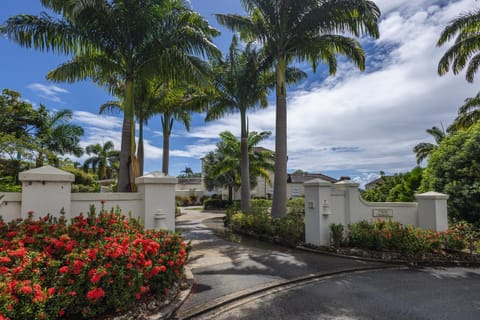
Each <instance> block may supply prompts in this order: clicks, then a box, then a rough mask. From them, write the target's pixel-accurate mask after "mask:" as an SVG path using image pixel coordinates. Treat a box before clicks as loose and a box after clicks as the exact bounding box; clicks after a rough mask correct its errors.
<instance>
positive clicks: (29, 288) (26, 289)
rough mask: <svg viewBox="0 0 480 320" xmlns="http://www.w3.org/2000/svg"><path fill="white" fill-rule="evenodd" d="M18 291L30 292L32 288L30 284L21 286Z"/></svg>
mask: <svg viewBox="0 0 480 320" xmlns="http://www.w3.org/2000/svg"><path fill="white" fill-rule="evenodd" d="M18 291H20V292H21V293H24V294H31V293H32V292H33V289H32V287H30V286H23V287H21V288H20V289H19V290H18Z"/></svg>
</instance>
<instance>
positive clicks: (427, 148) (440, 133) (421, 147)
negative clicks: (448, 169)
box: [413, 126, 446, 165]
mask: <svg viewBox="0 0 480 320" xmlns="http://www.w3.org/2000/svg"><path fill="white" fill-rule="evenodd" d="M426 132H427V133H428V134H430V135H431V136H432V137H433V139H434V140H435V142H436V144H433V143H429V142H421V143H419V144H417V145H416V146H415V147H413V152H414V153H415V156H416V157H417V164H418V165H420V163H421V162H422V161H423V160H425V159H426V158H428V156H429V155H431V154H432V152H433V151H435V150H436V149H437V148H438V145H439V144H440V143H441V142H442V140H443V139H445V137H446V134H445V131H444V130H443V128H442V129H440V128H438V127H435V126H434V127H432V128H431V129H427V130H426Z"/></svg>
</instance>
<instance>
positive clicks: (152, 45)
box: [1, 0, 218, 191]
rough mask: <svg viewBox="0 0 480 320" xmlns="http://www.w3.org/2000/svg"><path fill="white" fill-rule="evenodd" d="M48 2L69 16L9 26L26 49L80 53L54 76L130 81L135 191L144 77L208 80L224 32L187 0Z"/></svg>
mask: <svg viewBox="0 0 480 320" xmlns="http://www.w3.org/2000/svg"><path fill="white" fill-rule="evenodd" d="M42 4H43V5H44V6H46V7H47V8H50V9H51V10H53V11H54V12H55V13H56V14H58V15H60V16H61V19H59V20H56V19H54V18H52V17H50V16H48V15H46V14H42V15H41V16H40V17H36V16H29V15H19V16H15V17H12V18H10V19H9V20H8V21H7V23H6V26H5V27H3V28H2V30H1V31H3V32H4V33H6V34H7V35H9V37H10V38H12V39H13V40H14V41H16V42H18V43H19V44H20V45H22V46H25V47H34V48H36V49H40V50H53V51H57V52H60V53H65V54H73V58H72V59H71V60H70V61H68V62H67V63H65V64H63V65H61V66H60V67H59V68H57V69H56V70H54V71H52V72H50V73H49V75H48V78H49V79H51V80H55V81H69V82H73V81H78V80H85V79H92V80H93V81H95V82H104V81H105V79H109V78H112V77H118V78H120V79H121V80H122V81H124V82H125V93H124V97H123V99H122V102H123V103H124V108H123V109H124V122H123V128H122V146H121V155H120V174H119V181H118V190H119V191H131V190H132V188H134V180H135V177H136V176H137V175H138V165H136V158H135V130H134V121H133V116H134V114H135V110H134V109H135V107H134V85H135V82H136V80H138V79H140V78H144V77H150V76H152V75H161V76H162V77H164V78H165V79H179V78H185V79H187V78H188V79H196V80H197V81H204V80H203V77H204V75H205V70H206V68H205V63H204V62H203V61H202V60H201V59H200V58H199V57H200V56H201V55H207V56H214V55H217V54H218V49H217V48H216V47H215V45H214V44H213V43H212V42H211V37H213V36H215V35H217V34H218V32H217V31H216V30H214V29H213V28H211V27H210V25H209V24H208V22H207V21H206V20H205V19H203V18H202V17H201V16H200V15H199V14H197V13H195V12H193V11H192V10H191V9H189V8H188V6H187V4H186V2H185V1H183V0H88V1H73V0H69V1H60V0H42Z"/></svg>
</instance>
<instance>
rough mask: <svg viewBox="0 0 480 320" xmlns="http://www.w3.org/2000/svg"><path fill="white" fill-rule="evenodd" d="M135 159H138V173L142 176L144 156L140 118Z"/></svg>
mask: <svg viewBox="0 0 480 320" xmlns="http://www.w3.org/2000/svg"><path fill="white" fill-rule="evenodd" d="M137 159H138V173H139V175H140V176H143V167H144V161H145V156H144V149H143V121H142V120H140V122H139V125H138V148H137Z"/></svg>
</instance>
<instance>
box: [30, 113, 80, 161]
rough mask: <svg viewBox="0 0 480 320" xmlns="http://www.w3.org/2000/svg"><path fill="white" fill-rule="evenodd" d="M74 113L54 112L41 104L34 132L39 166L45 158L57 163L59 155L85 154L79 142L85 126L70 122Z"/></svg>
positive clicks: (78, 155)
mask: <svg viewBox="0 0 480 320" xmlns="http://www.w3.org/2000/svg"><path fill="white" fill-rule="evenodd" d="M72 115H73V113H72V111H71V110H66V109H65V110H60V111H53V112H52V111H48V110H47V108H46V107H45V106H44V105H40V107H39V109H38V111H37V115H36V124H35V130H34V133H33V137H34V139H35V141H34V143H35V144H36V145H37V148H36V151H37V153H38V154H37V157H36V161H35V165H36V166H37V167H41V166H43V163H44V161H45V159H47V160H48V161H49V162H50V163H53V164H56V165H57V164H58V155H62V156H63V155H65V154H67V153H69V154H73V155H75V156H77V157H80V156H81V155H82V154H83V148H82V147H81V146H80V144H79V143H80V138H81V137H82V136H83V128H82V127H80V126H78V125H74V124H71V123H70V121H71V119H72Z"/></svg>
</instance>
